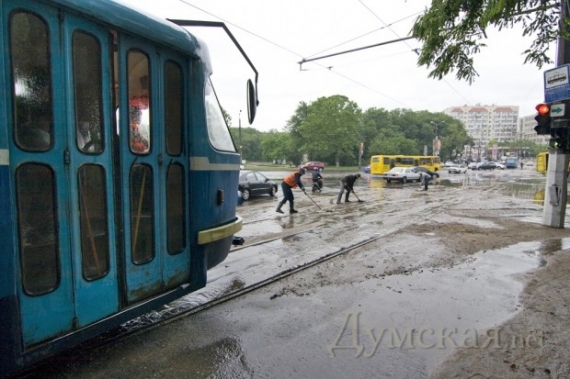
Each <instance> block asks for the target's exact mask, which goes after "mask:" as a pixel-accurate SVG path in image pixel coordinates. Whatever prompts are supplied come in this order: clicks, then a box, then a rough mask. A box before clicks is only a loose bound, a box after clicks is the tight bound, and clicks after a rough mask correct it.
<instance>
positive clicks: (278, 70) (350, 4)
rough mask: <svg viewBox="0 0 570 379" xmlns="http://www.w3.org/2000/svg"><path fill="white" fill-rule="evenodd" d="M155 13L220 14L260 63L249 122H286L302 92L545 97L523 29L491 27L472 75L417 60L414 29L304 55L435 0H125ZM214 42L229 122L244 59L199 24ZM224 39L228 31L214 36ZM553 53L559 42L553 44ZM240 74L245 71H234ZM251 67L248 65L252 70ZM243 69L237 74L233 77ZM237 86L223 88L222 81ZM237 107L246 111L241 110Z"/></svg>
mask: <svg viewBox="0 0 570 379" xmlns="http://www.w3.org/2000/svg"><path fill="white" fill-rule="evenodd" d="M123 2H127V3H130V4H134V5H136V6H137V7H139V8H142V9H144V10H146V11H148V12H150V13H152V14H154V15H156V16H158V17H165V18H185V19H193V20H208V21H223V22H225V23H226V25H227V26H228V28H229V29H230V30H231V32H232V33H233V34H234V36H235V37H236V38H237V40H238V41H239V43H240V44H241V46H242V47H243V49H244V50H245V51H246V53H247V54H248V56H249V58H250V59H251V61H252V62H253V64H254V65H255V66H256V69H257V71H258V72H259V101H260V105H259V109H258V114H257V117H256V120H255V122H254V123H253V125H251V126H252V127H254V128H256V129H258V130H261V131H269V130H270V129H276V130H279V131H281V130H283V127H284V126H285V125H286V123H287V121H288V120H289V118H290V117H291V116H292V115H293V114H294V112H295V110H296V108H297V107H298V105H299V103H300V102H301V101H304V102H307V103H310V102H313V101H315V100H317V99H318V98H319V97H323V96H332V95H336V94H340V95H344V96H347V97H348V98H349V99H350V100H352V101H354V102H356V103H357V104H358V105H359V106H360V108H361V109H362V110H366V109H368V108H371V107H376V108H385V109H388V110H391V109H395V108H407V109H412V110H414V111H420V110H428V111H431V112H441V111H443V110H444V109H445V108H447V107H451V106H456V105H476V104H481V105H493V104H496V105H515V106H518V107H519V116H520V117H522V116H526V115H530V114H534V113H535V110H534V107H535V105H536V104H538V103H539V102H541V101H543V99H544V84H543V72H544V70H548V69H551V68H553V67H554V65H549V66H548V67H543V69H542V70H539V69H538V68H537V67H536V66H533V65H530V64H526V65H525V64H523V62H524V56H523V55H522V52H523V51H524V50H525V49H526V48H528V47H530V42H531V40H530V39H528V38H523V37H522V35H521V32H520V30H503V31H501V32H498V31H496V30H494V29H490V30H489V33H488V36H489V39H488V41H487V44H488V47H487V48H484V50H483V51H482V53H480V54H478V55H477V56H475V68H476V70H477V71H478V72H479V75H480V76H479V77H477V78H476V79H475V82H474V83H473V84H472V85H469V84H467V83H466V82H459V81H457V80H456V79H455V76H454V74H453V75H450V76H448V77H446V78H445V79H444V80H441V81H439V80H434V79H429V78H428V72H429V71H428V70H427V69H426V68H425V67H421V68H420V67H418V65H417V55H416V54H415V53H414V52H413V50H414V49H416V48H421V46H420V44H419V43H418V41H416V40H415V39H410V40H407V41H403V42H397V43H392V44H388V45H383V46H379V47H374V48H370V49H366V50H362V51H358V52H353V53H349V54H343V55H339V56H336V57H331V58H327V59H322V60H317V61H314V62H308V63H304V64H303V65H302V70H301V66H300V65H299V64H298V62H299V61H301V60H302V59H310V58H314V57H322V56H324V55H328V54H333V53H337V52H342V51H347V50H351V49H355V48H360V47H365V46H370V45H375V44H378V43H382V42H387V41H392V40H395V39H399V38H403V37H406V36H408V35H409V31H410V29H411V27H412V24H413V22H414V20H415V18H416V17H417V16H418V15H419V14H420V13H421V12H422V11H423V10H425V8H426V7H427V6H429V4H430V1H429V0H390V1H388V0H384V1H373V0H334V1H331V0H287V1H276V0H273V1H272V0H183V1H180V0H123ZM194 32H195V34H196V35H198V36H199V37H201V38H202V39H204V40H205V41H206V42H208V43H210V45H209V48H210V52H211V55H212V59H213V65H214V75H213V80H214V85H215V86H216V88H217V90H218V93H219V97H220V102H221V103H222V106H223V107H224V109H225V110H226V111H227V112H228V113H229V114H230V116H231V117H232V126H238V123H239V120H240V119H241V125H242V127H247V126H249V123H248V121H247V115H246V113H247V107H246V103H245V88H246V86H245V76H244V75H246V74H248V75H249V74H250V72H251V71H249V69H248V66H247V65H246V63H245V62H244V61H243V60H242V59H241V58H240V57H239V56H238V55H237V54H238V53H237V50H236V49H233V48H231V47H230V46H231V45H230V42H229V39H227V38H225V37H224V39H223V40H220V39H219V38H221V37H220V36H219V35H221V33H218V34H217V35H216V36H215V37H214V36H213V33H212V32H210V31H204V30H200V29H197V30H194ZM218 41H224V42H223V44H222V45H220V46H218V43H219V42H218ZM550 56H551V57H552V58H555V56H556V54H555V46H553V49H552V51H551V53H550ZM238 74H239V75H238ZM249 76H251V75H249ZM236 78H239V79H240V80H239V81H236ZM222 88H223V89H227V88H233V90H232V91H227V90H226V91H225V92H222V90H221V89H222ZM240 110H241V111H242V113H241V117H240Z"/></svg>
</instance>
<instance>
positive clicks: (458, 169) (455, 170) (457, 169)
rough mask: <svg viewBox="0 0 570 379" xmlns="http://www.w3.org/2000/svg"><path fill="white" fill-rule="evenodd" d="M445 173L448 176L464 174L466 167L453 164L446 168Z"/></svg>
mask: <svg viewBox="0 0 570 379" xmlns="http://www.w3.org/2000/svg"><path fill="white" fill-rule="evenodd" d="M447 172H449V173H450V174H465V173H466V172H467V166H465V165H464V164H458V163H455V164H454V165H453V166H449V167H448V168H447Z"/></svg>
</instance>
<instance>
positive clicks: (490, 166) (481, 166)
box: [477, 162, 497, 170]
mask: <svg viewBox="0 0 570 379" xmlns="http://www.w3.org/2000/svg"><path fill="white" fill-rule="evenodd" d="M496 168H497V166H495V162H480V163H477V170H494V169H496Z"/></svg>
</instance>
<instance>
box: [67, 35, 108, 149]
mask: <svg viewBox="0 0 570 379" xmlns="http://www.w3.org/2000/svg"><path fill="white" fill-rule="evenodd" d="M73 85H74V95H75V133H76V142H77V147H78V148H79V150H80V151H81V152H83V153H92V154H93V153H100V152H101V151H102V150H103V145H102V141H103V138H102V131H103V128H102V125H103V121H102V120H103V116H102V101H103V99H102V70H101V45H100V44H99V41H98V40H97V39H96V38H95V37H94V36H93V35H90V34H86V33H84V32H75V33H73Z"/></svg>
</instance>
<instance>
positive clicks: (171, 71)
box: [164, 61, 184, 155]
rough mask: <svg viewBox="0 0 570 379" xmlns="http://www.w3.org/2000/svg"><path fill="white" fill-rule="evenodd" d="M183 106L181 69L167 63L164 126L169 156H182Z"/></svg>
mask: <svg viewBox="0 0 570 379" xmlns="http://www.w3.org/2000/svg"><path fill="white" fill-rule="evenodd" d="M183 105H184V92H183V78H182V69H181V68H180V66H179V65H178V64H176V63H174V62H171V61H168V62H166V65H165V68H164V108H165V112H164V125H165V129H166V152H167V153H168V154H169V155H180V154H182V122H183Z"/></svg>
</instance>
